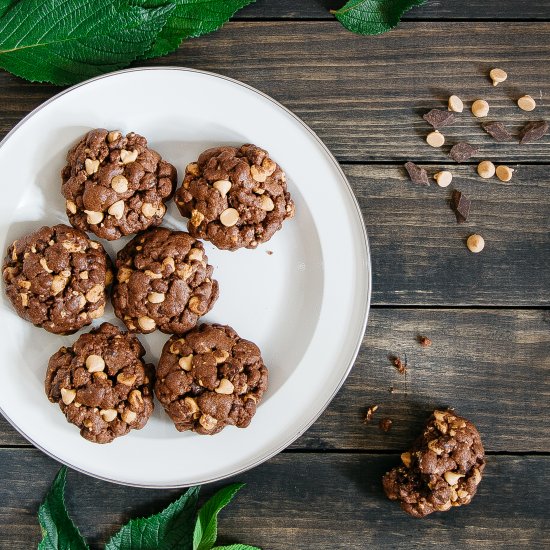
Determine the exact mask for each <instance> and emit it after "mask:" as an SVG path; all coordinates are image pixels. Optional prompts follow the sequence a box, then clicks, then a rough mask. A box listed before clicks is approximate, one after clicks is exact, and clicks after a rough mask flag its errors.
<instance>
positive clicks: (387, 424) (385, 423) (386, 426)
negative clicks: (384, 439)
mask: <svg viewBox="0 0 550 550" xmlns="http://www.w3.org/2000/svg"><path fill="white" fill-rule="evenodd" d="M392 425H393V420H392V419H391V418H382V420H380V422H379V423H378V427H379V428H380V429H381V430H382V431H383V432H384V433H388V432H389V431H390V430H391V427H392Z"/></svg>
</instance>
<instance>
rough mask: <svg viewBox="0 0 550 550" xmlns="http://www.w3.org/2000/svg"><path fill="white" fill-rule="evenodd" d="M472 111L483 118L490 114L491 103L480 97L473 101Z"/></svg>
mask: <svg viewBox="0 0 550 550" xmlns="http://www.w3.org/2000/svg"><path fill="white" fill-rule="evenodd" d="M472 113H473V115H474V116H475V117H478V118H481V117H485V116H487V115H488V114H489V104H488V103H487V102H486V101H485V100H484V99H478V100H476V101H474V102H473V103H472Z"/></svg>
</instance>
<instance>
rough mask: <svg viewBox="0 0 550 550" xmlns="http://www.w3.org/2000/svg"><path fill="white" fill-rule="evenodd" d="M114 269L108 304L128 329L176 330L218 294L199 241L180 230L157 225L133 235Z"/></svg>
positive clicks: (207, 307)
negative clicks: (112, 288) (111, 295)
mask: <svg viewBox="0 0 550 550" xmlns="http://www.w3.org/2000/svg"><path fill="white" fill-rule="evenodd" d="M116 267H117V269H118V272H117V276H116V281H115V286H114V291H113V298H112V300H113V306H114V308H115V314H116V316H117V317H118V318H119V319H122V321H124V323H125V324H126V326H127V327H128V328H129V329H130V330H131V331H138V332H143V333H148V332H153V331H154V330H155V329H157V328H158V329H159V330H161V331H162V332H167V333H169V334H182V333H184V332H186V331H188V330H190V329H192V328H193V327H194V326H195V325H196V324H197V321H198V319H199V317H200V316H201V315H204V314H205V313H206V312H208V311H210V309H212V306H213V305H214V302H215V301H216V300H217V298H218V282H217V281H214V280H212V278H211V277H212V272H213V270H214V268H213V267H212V266H211V265H208V258H207V257H206V255H205V253H204V248H203V245H202V243H201V242H200V241H197V240H196V239H194V238H193V237H191V235H189V233H184V232H183V231H170V230H169V229H166V228H164V227H159V228H156V229H150V230H148V231H146V232H145V233H143V234H141V235H138V236H137V237H134V239H132V240H131V241H130V242H129V243H128V244H127V245H126V246H125V247H124V248H123V249H122V250H121V251H120V252H119V253H118V256H117V260H116Z"/></svg>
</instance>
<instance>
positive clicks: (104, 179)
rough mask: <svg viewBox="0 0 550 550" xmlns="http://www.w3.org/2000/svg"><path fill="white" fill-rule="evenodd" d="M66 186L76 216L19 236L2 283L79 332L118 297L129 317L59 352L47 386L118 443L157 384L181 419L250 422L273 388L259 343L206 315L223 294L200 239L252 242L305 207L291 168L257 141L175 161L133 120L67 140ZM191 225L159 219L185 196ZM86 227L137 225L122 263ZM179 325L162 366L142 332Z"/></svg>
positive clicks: (21, 305)
mask: <svg viewBox="0 0 550 550" xmlns="http://www.w3.org/2000/svg"><path fill="white" fill-rule="evenodd" d="M61 176H62V186H61V191H62V194H63V197H64V198H65V206H66V212H67V216H68V219H69V222H70V223H71V225H72V227H71V226H68V225H64V224H60V225H56V226H53V227H42V228H41V229H38V230H37V231H35V232H34V233H32V234H29V235H26V236H24V237H21V238H20V239H18V240H16V241H15V242H14V243H13V244H12V245H11V246H10V247H9V248H8V251H7V255H6V258H5V261H4V266H3V278H4V282H5V290H6V294H7V296H8V298H9V299H10V301H11V303H12V305H13V307H14V309H15V311H16V312H17V314H18V315H19V316H20V317H22V318H23V319H25V320H27V321H30V322H31V323H33V324H34V325H36V326H37V327H42V328H44V329H45V330H47V331H48V332H51V333H53V334H72V333H74V332H76V331H78V330H80V329H81V328H83V327H85V326H87V325H90V324H91V323H92V322H93V321H94V320H95V319H99V318H101V317H102V316H103V314H104V312H105V306H106V305H107V302H108V300H109V298H111V301H112V304H113V307H114V312H115V315H116V316H117V317H118V318H119V319H120V320H121V321H122V322H123V323H124V325H126V328H127V329H128V331H123V330H121V329H120V328H118V327H116V326H114V325H112V324H110V323H103V324H101V325H100V326H99V327H97V328H95V329H93V330H91V331H90V332H89V333H87V334H83V335H81V336H80V337H79V338H78V339H77V340H76V341H75V342H74V343H73V345H72V346H71V347H62V348H61V349H60V350H59V351H58V352H57V353H55V354H54V355H53V356H52V357H51V359H50V361H49V365H48V368H47V373H46V383H45V385H46V394H47V396H48V398H49V399H50V401H52V402H54V403H58V404H59V406H60V408H61V410H62V411H63V413H64V414H65V416H66V418H67V420H68V421H69V422H71V423H73V424H75V425H76V426H77V427H78V428H79V429H80V433H81V435H82V436H83V437H84V438H86V439H88V440H89V441H93V442H96V443H108V442H110V441H112V440H113V439H115V438H116V437H119V436H121V435H125V434H127V433H128V432H129V431H130V430H131V429H141V428H143V427H144V426H145V424H146V423H147V421H148V419H149V417H150V416H151V413H152V411H153V407H154V402H153V394H155V395H156V397H157V399H158V400H159V401H160V402H161V404H162V405H163V407H164V409H165V411H166V413H167V414H168V415H169V417H170V418H171V419H172V421H173V422H174V425H175V427H176V428H177V429H178V430H179V431H186V430H193V431H195V432H197V433H199V434H208V435H211V434H216V433H218V432H220V431H221V430H222V429H223V428H224V427H225V426H227V425H232V426H238V427H241V428H244V427H246V426H248V425H249V423H250V421H251V419H252V417H253V416H254V414H255V412H256V407H257V405H258V403H259V402H260V400H261V398H262V396H263V394H264V392H265V391H266V389H267V381H268V372H267V368H266V367H265V365H264V363H263V360H262V356H261V353H260V350H259V349H258V347H257V346H256V345H255V344H253V343H252V342H249V341H248V340H245V339H243V338H241V337H240V336H239V335H238V334H237V333H236V332H235V331H234V330H233V329H232V328H231V327H229V326H226V325H222V324H200V325H198V322H199V319H200V317H201V316H203V315H204V314H206V313H207V312H209V311H210V310H211V309H212V307H213V306H214V303H215V302H216V299H217V298H218V283H217V281H216V280H215V279H214V278H213V275H214V274H213V272H214V268H213V266H211V265H210V264H209V263H208V258H207V256H206V254H205V250H204V247H203V244H202V242H201V241H200V240H199V239H204V240H208V241H210V242H211V243H212V244H213V245H215V246H216V247H218V248H220V249H224V250H232V251H234V250H237V249H239V248H243V247H245V248H255V247H257V246H258V244H260V243H263V242H266V241H267V240H269V239H270V238H271V237H272V236H273V234H274V233H275V232H276V231H277V230H279V229H280V228H281V226H282V223H283V222H284V220H285V219H287V218H291V217H292V216H293V215H294V203H293V201H292V199H291V198H290V194H289V193H288V191H287V186H286V180H285V173H284V172H283V170H282V169H281V168H280V167H279V166H278V165H277V163H275V162H274V161H273V160H272V159H271V158H270V157H269V155H268V153H267V152H266V151H264V150H263V149H260V148H259V147H256V146H255V145H250V144H247V145H243V146H242V147H240V148H235V147H226V146H223V147H217V148H214V149H209V150H207V151H205V152H204V153H202V154H201V155H200V156H199V158H198V160H197V162H194V163H191V164H189V165H188V166H187V168H186V171H185V177H184V180H183V184H182V186H181V187H180V188H179V189H178V190H177V191H176V184H177V174H176V169H175V167H174V166H173V165H172V164H170V163H169V162H167V161H165V160H163V159H162V158H161V156H160V155H159V154H158V153H157V152H156V151H153V150H152V149H150V148H149V147H148V146H147V140H146V139H145V138H144V137H143V136H140V135H138V134H136V133H133V132H132V133H129V134H127V135H126V136H124V135H123V133H122V132H120V131H108V130H104V129H96V130H92V131H90V132H89V133H88V134H87V135H86V136H84V137H83V138H82V139H81V140H80V141H79V142H78V143H77V144H76V145H75V146H74V147H73V148H72V149H71V150H70V151H69V152H68V154H67V165H66V166H65V168H64V169H63V171H62V174H61ZM174 195H175V202H176V205H177V207H178V209H179V211H180V212H181V214H182V215H183V216H184V217H187V218H189V221H188V226H187V229H188V232H184V231H172V230H170V229H168V228H164V227H159V226H160V224H161V223H162V220H163V217H164V215H165V213H166V208H167V203H168V201H170V200H171V199H172V197H174ZM87 233H93V234H95V235H96V236H97V237H99V238H100V239H105V240H108V241H113V240H116V239H120V238H121V237H124V236H127V235H134V234H135V237H134V238H133V239H132V240H130V242H128V243H127V244H126V245H125V246H124V247H123V248H122V249H121V250H120V251H119V252H118V254H117V257H116V260H115V262H114V263H113V262H112V260H111V259H110V258H109V256H108V254H107V252H106V251H105V249H104V247H103V246H102V244H101V243H100V242H98V241H95V240H92V239H90V238H89V237H88V234H87ZM155 330H160V331H162V332H164V333H167V334H170V335H171V337H170V338H169V340H168V341H167V342H166V344H165V345H164V347H163V349H162V353H161V356H160V360H159V363H158V365H157V366H156V367H154V366H153V365H151V364H148V363H146V362H145V361H144V355H145V350H144V348H143V346H142V344H141V343H140V341H139V340H138V338H137V336H136V335H135V333H142V334H146V333H151V332H153V331H155Z"/></svg>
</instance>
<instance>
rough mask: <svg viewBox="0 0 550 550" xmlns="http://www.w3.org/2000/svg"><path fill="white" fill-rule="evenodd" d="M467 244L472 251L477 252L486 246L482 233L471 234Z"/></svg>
mask: <svg viewBox="0 0 550 550" xmlns="http://www.w3.org/2000/svg"><path fill="white" fill-rule="evenodd" d="M466 246H467V247H468V250H469V251H470V252H473V253H474V254H477V253H478V252H481V251H482V250H483V248H485V239H484V238H483V237H482V236H481V235H475V234H474V235H470V236H469V237H468V240H467V241H466Z"/></svg>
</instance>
